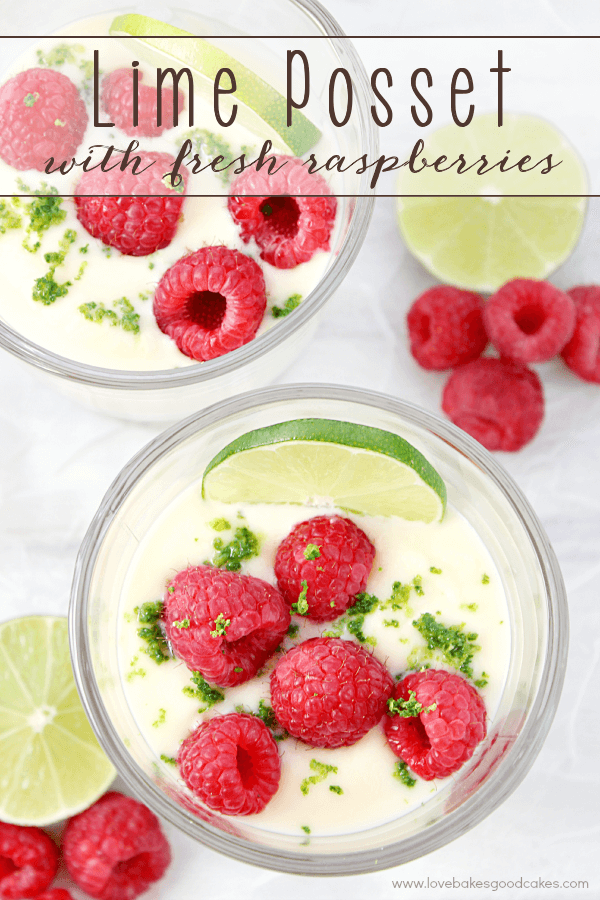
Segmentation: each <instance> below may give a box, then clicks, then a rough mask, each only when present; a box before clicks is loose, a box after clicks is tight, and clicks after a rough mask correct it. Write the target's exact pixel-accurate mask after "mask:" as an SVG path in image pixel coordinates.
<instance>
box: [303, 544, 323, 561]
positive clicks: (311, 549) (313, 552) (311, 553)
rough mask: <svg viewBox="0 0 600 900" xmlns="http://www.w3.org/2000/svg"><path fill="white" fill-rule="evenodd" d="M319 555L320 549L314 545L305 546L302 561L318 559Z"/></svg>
mask: <svg viewBox="0 0 600 900" xmlns="http://www.w3.org/2000/svg"><path fill="white" fill-rule="evenodd" d="M320 555H321V548H320V547H318V546H317V545H316V544H307V545H306V547H305V548H304V559H318V558H319V557H320Z"/></svg>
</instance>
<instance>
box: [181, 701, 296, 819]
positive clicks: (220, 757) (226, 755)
mask: <svg viewBox="0 0 600 900" xmlns="http://www.w3.org/2000/svg"><path fill="white" fill-rule="evenodd" d="M177 764H178V766H179V771H180V773H181V777H182V778H183V780H184V781H185V783H186V784H187V786H188V787H189V789H190V790H191V791H192V792H193V793H194V794H195V795H196V796H197V797H199V798H200V799H201V800H202V801H203V802H204V803H206V805H207V806H209V807H210V808H211V809H215V810H217V811H218V812H222V813H226V814H227V815H229V816H249V815H251V814H252V813H257V812H260V811H261V809H264V808H265V806H266V805H267V803H268V802H269V800H270V799H271V797H272V796H273V794H274V793H275V791H276V790H277V788H278V787H279V778H280V775H281V763H280V761H279V751H278V750H277V745H276V743H275V741H274V740H273V738H272V736H271V732H270V731H269V729H268V728H267V726H266V725H265V724H264V722H261V720H260V719H258V718H256V716H248V715H242V714H240V713H229V715H226V716H213V717H212V718H211V719H208V721H206V722H203V723H202V724H201V725H199V726H198V728H196V730H195V731H194V732H192V734H191V735H190V736H189V737H187V738H186V739H185V740H184V741H183V743H182V744H181V747H180V748H179V753H178V754H177Z"/></svg>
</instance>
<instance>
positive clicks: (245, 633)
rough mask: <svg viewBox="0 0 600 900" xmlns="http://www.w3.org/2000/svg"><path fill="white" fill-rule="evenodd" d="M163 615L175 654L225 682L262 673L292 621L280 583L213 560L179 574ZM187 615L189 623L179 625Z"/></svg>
mask: <svg viewBox="0 0 600 900" xmlns="http://www.w3.org/2000/svg"><path fill="white" fill-rule="evenodd" d="M163 616H164V620H165V624H166V630H167V636H168V638H169V640H170V641H171V644H172V646H173V650H174V652H175V654H176V655H177V656H178V657H179V658H180V659H182V660H183V662H184V663H185V664H186V665H187V666H188V667H189V668H190V669H192V670H193V671H196V672H200V673H201V674H202V675H203V676H204V678H205V679H206V680H207V681H210V682H211V683H213V684H217V685H219V686H220V687H232V686H233V685H236V684H242V682H244V681H248V679H249V678H252V677H253V676H254V675H256V673H257V671H258V670H259V669H260V667H261V666H262V665H263V663H264V662H265V661H266V660H267V659H268V658H269V656H271V654H272V653H273V651H274V650H275V648H276V647H277V645H278V644H279V643H280V641H281V640H282V638H283V636H284V634H285V633H286V631H287V629H288V627H289V624H290V614H289V611H288V609H287V607H286V605H285V601H284V599H283V597H282V596H281V594H280V593H279V591H278V590H277V588H274V587H272V586H271V585H270V584H267V582H266V581H262V580H261V579H260V578H253V577H252V576H251V575H240V574H239V573H238V572H227V571H224V570H223V569H217V568H213V567H211V566H192V567H191V568H189V569H185V570H184V571H183V572H179V573H178V574H177V575H176V576H175V578H174V579H173V580H172V581H171V583H170V584H169V586H168V588H167V592H166V594H165V604H164V612H163ZM186 619H187V620H189V623H190V624H189V626H188V627H187V628H181V627H179V628H178V627H177V626H176V625H174V622H181V621H185V620H186Z"/></svg>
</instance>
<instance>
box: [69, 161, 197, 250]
mask: <svg viewBox="0 0 600 900" xmlns="http://www.w3.org/2000/svg"><path fill="white" fill-rule="evenodd" d="M137 156H139V158H140V160H141V162H140V166H139V169H138V171H137V174H134V173H133V172H132V169H131V168H129V167H128V168H126V169H125V171H124V172H121V170H120V168H119V166H117V167H116V168H115V169H112V170H111V171H109V172H103V171H102V170H101V169H93V170H92V171H90V172H86V173H85V174H84V175H83V176H82V178H81V179H80V181H79V183H78V185H77V187H76V189H75V194H76V196H75V208H76V210H77V218H78V219H79V221H80V222H81V224H82V225H83V227H84V228H85V229H86V230H87V231H89V233H90V234H91V235H92V237H95V238H99V239H100V240H101V241H102V243H103V244H107V245H108V246H109V247H116V249H117V250H120V251H121V253H125V254H126V255H127V256H147V255H148V254H150V253H154V252H155V251H156V250H161V249H162V248H163V247H167V246H168V245H169V244H170V243H171V241H172V240H173V238H174V237H175V232H176V231H177V225H178V224H179V219H180V217H181V206H182V204H183V199H184V194H185V184H186V179H187V172H186V171H185V170H184V171H183V173H182V174H183V179H184V180H183V182H182V183H181V185H180V187H178V188H172V187H170V184H171V182H170V179H165V177H164V176H165V175H166V174H167V173H168V172H169V171H170V170H171V168H172V166H173V163H174V162H175V160H174V159H173V157H172V156H169V154H168V153H141V152H140V153H138V154H137ZM133 159H135V157H133ZM90 194H96V195H100V196H86V195H90ZM136 195H138V196H136ZM141 195H150V196H141Z"/></svg>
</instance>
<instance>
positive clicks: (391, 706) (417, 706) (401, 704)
mask: <svg viewBox="0 0 600 900" xmlns="http://www.w3.org/2000/svg"><path fill="white" fill-rule="evenodd" d="M387 706H388V712H387V714H388V716H401V718H403V719H412V718H413V716H419V715H420V714H421V713H422V712H425V713H428V712H433V710H434V709H436V707H437V703H432V704H431V706H423V704H422V703H420V702H419V701H418V700H417V695H416V694H415V692H414V691H410V690H409V692H408V700H403V699H402V698H400V699H398V700H394V699H393V698H392V697H390V699H389V700H388V702H387Z"/></svg>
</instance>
